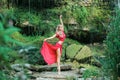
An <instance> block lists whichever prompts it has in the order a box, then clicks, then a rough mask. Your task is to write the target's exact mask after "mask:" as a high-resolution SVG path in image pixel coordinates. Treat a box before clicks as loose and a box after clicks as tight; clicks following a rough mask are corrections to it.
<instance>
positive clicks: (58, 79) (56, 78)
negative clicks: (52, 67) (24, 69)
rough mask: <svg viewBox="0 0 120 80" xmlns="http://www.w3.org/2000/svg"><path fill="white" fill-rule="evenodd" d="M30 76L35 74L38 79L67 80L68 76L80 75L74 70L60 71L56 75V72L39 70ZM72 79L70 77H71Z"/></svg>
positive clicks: (75, 76) (76, 76)
mask: <svg viewBox="0 0 120 80" xmlns="http://www.w3.org/2000/svg"><path fill="white" fill-rule="evenodd" d="M32 76H36V77H37V78H38V79H50V80H51V79H52V80H67V78H69V77H74V78H78V77H82V76H81V75H79V74H77V72H76V71H74V70H71V71H61V74H60V75H58V72H53V71H52V72H41V73H36V74H33V75H32ZM71 80H72V79H71Z"/></svg>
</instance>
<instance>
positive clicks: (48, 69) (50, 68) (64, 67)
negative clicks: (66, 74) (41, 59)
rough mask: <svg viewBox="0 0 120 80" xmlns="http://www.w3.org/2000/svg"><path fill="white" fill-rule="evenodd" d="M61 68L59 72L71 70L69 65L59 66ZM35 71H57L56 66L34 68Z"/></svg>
mask: <svg viewBox="0 0 120 80" xmlns="http://www.w3.org/2000/svg"><path fill="white" fill-rule="evenodd" d="M60 67H61V71H67V70H71V69H72V66H71V65H66V64H64V65H60ZM34 69H36V71H39V72H41V71H53V70H57V65H50V66H49V65H45V66H40V67H36V68H34Z"/></svg>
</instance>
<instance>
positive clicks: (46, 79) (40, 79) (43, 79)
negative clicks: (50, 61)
mask: <svg viewBox="0 0 120 80" xmlns="http://www.w3.org/2000/svg"><path fill="white" fill-rule="evenodd" d="M36 80H56V79H50V78H41V77H39V78H37V79H36Z"/></svg>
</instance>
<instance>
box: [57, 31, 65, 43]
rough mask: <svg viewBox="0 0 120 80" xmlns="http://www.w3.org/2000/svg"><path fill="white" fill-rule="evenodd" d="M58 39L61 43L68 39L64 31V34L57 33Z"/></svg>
mask: <svg viewBox="0 0 120 80" xmlns="http://www.w3.org/2000/svg"><path fill="white" fill-rule="evenodd" d="M56 37H57V38H58V39H59V40H60V41H64V40H65V38H66V35H65V33H64V32H63V31H62V34H61V35H59V34H58V33H56Z"/></svg>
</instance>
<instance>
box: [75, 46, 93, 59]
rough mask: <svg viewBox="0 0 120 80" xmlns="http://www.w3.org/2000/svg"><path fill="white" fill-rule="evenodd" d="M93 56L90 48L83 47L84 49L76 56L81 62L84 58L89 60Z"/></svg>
mask: <svg viewBox="0 0 120 80" xmlns="http://www.w3.org/2000/svg"><path fill="white" fill-rule="evenodd" d="M91 56H92V52H91V50H90V48H89V47H88V46H84V47H82V49H81V50H80V51H79V52H78V54H77V55H76V56H75V59H76V60H81V59H84V58H88V57H91Z"/></svg>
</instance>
